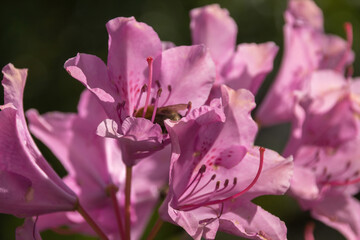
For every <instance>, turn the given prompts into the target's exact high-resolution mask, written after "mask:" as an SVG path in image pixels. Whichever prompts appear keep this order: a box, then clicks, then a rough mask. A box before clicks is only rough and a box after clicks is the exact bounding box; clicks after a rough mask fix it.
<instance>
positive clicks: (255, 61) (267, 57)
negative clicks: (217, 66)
mask: <svg viewBox="0 0 360 240" xmlns="http://www.w3.org/2000/svg"><path fill="white" fill-rule="evenodd" d="M278 49H279V48H278V47H277V46H276V45H275V43H273V42H268V43H262V44H255V43H251V44H246V43H244V44H240V45H238V48H237V51H236V53H235V54H234V55H233V57H232V58H231V61H230V62H229V63H228V64H227V65H226V66H225V67H224V69H223V70H222V74H223V76H224V78H225V81H224V83H225V84H226V85H227V86H229V87H231V88H233V89H235V90H237V89H239V88H245V89H248V90H250V91H251V92H252V93H253V94H254V95H255V94H256V93H257V91H258V89H259V87H260V86H261V84H262V82H263V80H264V79H265V77H266V75H267V74H268V73H269V72H270V71H271V70H272V69H273V62H274V59H275V56H276V53H277V52H278Z"/></svg>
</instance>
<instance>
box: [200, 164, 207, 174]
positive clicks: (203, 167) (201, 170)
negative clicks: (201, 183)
mask: <svg viewBox="0 0 360 240" xmlns="http://www.w3.org/2000/svg"><path fill="white" fill-rule="evenodd" d="M205 171H206V166H205V165H204V164H203V165H202V166H201V167H200V169H199V173H204V172H205Z"/></svg>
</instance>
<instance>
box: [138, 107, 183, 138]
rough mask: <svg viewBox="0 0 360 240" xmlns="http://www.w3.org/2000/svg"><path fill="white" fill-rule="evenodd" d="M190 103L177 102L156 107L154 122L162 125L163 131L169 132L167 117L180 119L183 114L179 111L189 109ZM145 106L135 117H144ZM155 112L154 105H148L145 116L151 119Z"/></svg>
mask: <svg viewBox="0 0 360 240" xmlns="http://www.w3.org/2000/svg"><path fill="white" fill-rule="evenodd" d="M188 106H189V104H175V105H169V106H165V107H159V108H157V109H156V115H155V119H154V123H157V124H159V125H160V127H161V129H162V131H163V133H167V131H166V127H165V124H164V121H165V120H166V119H170V120H174V121H179V120H180V119H181V118H182V117H183V116H182V115H181V114H180V113H179V111H183V110H186V109H188ZM143 111H144V108H140V109H139V110H138V111H137V112H136V113H135V117H142V114H143ZM153 112H154V106H152V105H150V106H148V108H147V110H146V114H145V118H146V119H149V120H151V117H152V115H153Z"/></svg>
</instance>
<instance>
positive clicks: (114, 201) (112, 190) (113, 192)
mask: <svg viewBox="0 0 360 240" xmlns="http://www.w3.org/2000/svg"><path fill="white" fill-rule="evenodd" d="M109 190H110V191H109V193H110V197H111V201H112V204H113V207H114V211H115V216H116V221H117V224H118V228H119V232H120V236H121V239H125V232H124V228H123V224H122V220H121V215H120V207H119V202H118V199H117V197H116V192H117V189H116V187H115V186H114V187H110V189H109Z"/></svg>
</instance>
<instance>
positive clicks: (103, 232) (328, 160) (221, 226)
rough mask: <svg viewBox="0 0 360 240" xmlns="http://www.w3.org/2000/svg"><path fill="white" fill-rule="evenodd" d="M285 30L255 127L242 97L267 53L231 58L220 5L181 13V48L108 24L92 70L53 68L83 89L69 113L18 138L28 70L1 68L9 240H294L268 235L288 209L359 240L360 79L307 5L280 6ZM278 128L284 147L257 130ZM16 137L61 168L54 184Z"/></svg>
mask: <svg viewBox="0 0 360 240" xmlns="http://www.w3.org/2000/svg"><path fill="white" fill-rule="evenodd" d="M241 4H243V3H241ZM251 4H252V6H255V5H256V4H258V3H251ZM193 6H194V5H193ZM234 9H235V10H234V11H236V8H234ZM266 10H267V9H266ZM256 11H257V12H259V13H260V12H262V11H261V9H256ZM235 15H236V14H235ZM284 18H285V25H284V27H283V34H284V49H283V51H282V52H283V57H282V59H281V65H280V68H279V71H278V72H277V73H276V74H277V75H276V78H275V79H274V84H273V85H272V86H270V90H269V91H268V92H267V95H265V98H264V100H263V101H262V102H261V103H260V107H259V109H257V110H256V111H257V112H256V120H257V122H255V121H254V120H253V117H252V110H254V108H255V106H256V103H255V95H256V94H257V92H258V90H259V88H260V87H261V85H262V83H263V81H264V79H265V77H266V76H267V75H268V74H269V73H270V72H271V71H272V69H273V66H274V59H275V56H276V54H277V52H278V50H279V48H278V47H277V45H276V44H275V43H274V42H271V41H269V42H266V43H241V44H238V45H237V43H236V38H237V34H238V27H237V24H236V23H235V20H234V19H233V18H231V17H230V14H229V12H228V10H226V9H222V8H221V7H220V6H219V5H218V4H211V5H207V6H203V7H197V8H195V9H192V10H191V11H190V29H191V38H192V43H193V45H190V46H181V44H180V46H176V45H175V44H174V43H172V42H169V41H161V40H160V38H159V36H158V34H157V33H156V32H155V31H154V29H153V28H152V27H150V26H148V25H147V24H145V23H142V22H138V21H136V20H135V17H118V18H114V19H111V20H110V21H108V22H107V24H106V29H107V33H108V56H107V61H106V62H104V61H103V60H102V59H100V58H99V57H97V56H95V55H91V54H85V53H78V54H77V55H76V56H75V57H73V58H70V59H68V60H67V61H66V62H65V64H64V68H65V70H66V71H67V72H68V73H69V74H70V75H71V76H72V77H73V78H75V79H77V80H78V81H80V82H81V83H82V84H83V85H84V86H85V87H86V90H84V91H83V93H82V94H81V96H80V101H79V103H78V106H77V112H76V113H70V112H68V113H64V112H56V111H55V112H48V113H45V114H43V113H39V112H41V110H39V111H37V110H35V109H31V110H29V111H27V113H26V117H27V120H28V123H27V122H26V119H25V114H24V109H23V91H24V87H25V82H26V77H27V69H17V68H15V67H14V66H13V65H12V64H8V65H6V66H5V67H4V68H3V70H2V73H3V75H4V77H3V80H2V85H3V87H4V105H0V213H4V214H11V215H14V216H16V217H22V218H24V221H23V223H22V224H19V225H21V226H19V227H17V229H16V232H14V233H13V234H15V238H16V239H17V240H41V239H42V238H46V236H45V234H44V235H43V236H41V234H42V232H43V231H48V230H53V232H54V233H53V234H58V235H63V237H64V239H67V237H66V236H67V235H72V234H80V235H89V236H90V238H92V237H95V238H99V239H101V240H137V239H143V238H144V239H145V238H146V239H147V240H154V239H155V237H156V236H157V233H158V232H159V231H161V232H160V234H159V236H158V239H170V238H173V236H170V234H171V232H170V231H172V230H171V229H170V228H169V229H161V227H162V226H163V225H165V226H166V224H168V225H167V226H169V225H170V224H173V225H176V226H173V227H175V229H176V230H175V231H177V232H178V233H179V232H180V231H182V233H181V234H183V235H185V234H186V235H189V236H190V238H192V239H195V240H200V239H216V238H217V239H222V238H223V236H224V235H221V234H223V233H218V232H224V233H225V234H231V235H234V236H235V237H234V238H238V237H242V238H247V239H256V240H264V239H266V240H286V239H288V238H289V239H293V238H294V237H293V236H290V235H292V234H293V232H294V229H291V226H290V228H289V233H290V234H289V236H287V232H288V229H287V226H286V223H285V222H283V221H282V220H281V219H286V216H284V215H283V214H284V212H287V211H288V210H290V209H289V208H288V203H289V202H288V200H289V199H290V198H291V199H292V200H295V201H296V202H297V203H298V204H299V206H300V207H298V208H292V207H291V210H290V212H292V211H294V210H295V211H297V213H296V214H298V215H299V214H304V215H305V214H306V213H305V212H309V214H307V215H310V216H311V217H312V218H314V219H316V220H318V221H321V222H322V223H324V224H326V225H327V226H329V227H331V228H334V229H335V230H337V231H338V232H339V233H340V234H342V235H343V236H344V237H345V238H346V239H349V240H358V239H360V215H359V212H360V202H359V199H358V198H359V194H360V147H359V146H360V131H359V130H360V79H359V78H353V77H352V75H353V73H354V69H353V66H352V63H353V61H354V53H353V51H352V44H353V31H352V25H351V23H348V22H346V23H345V24H344V28H345V35H346V37H345V38H344V39H343V38H341V37H338V36H335V35H329V34H326V33H325V31H324V18H323V13H322V11H321V9H320V8H319V7H318V6H317V5H316V3H315V2H314V1H313V0H288V2H287V8H286V10H285V13H284ZM249 19H250V18H249ZM240 24H248V23H240ZM341 24H342V23H341ZM10 25H11V24H10ZM239 26H241V27H239V30H240V31H239V32H241V30H245V28H244V25H239ZM172 27H174V29H176V30H177V29H178V27H181V26H172ZM248 28H253V25H251V26H250V25H249V26H248ZM357 28H358V27H356V28H355V27H354V29H357ZM161 29H162V28H161ZM256 31H257V30H256ZM162 34H163V33H162ZM241 34H243V32H241ZM167 40H169V39H167ZM173 40H174V42H175V41H177V40H176V39H173ZM176 43H177V42H176ZM177 44H178V43H177ZM20 49H21V48H20ZM21 59H23V58H21ZM65 74H66V73H65ZM265 85H266V84H265ZM262 90H263V89H262ZM264 90H265V89H264ZM257 98H262V96H261V95H260V94H259V96H257ZM286 122H289V123H290V124H291V129H290V130H289V134H288V136H289V137H286V139H284V141H283V143H282V144H281V143H280V144H279V143H278V142H277V140H280V138H281V137H282V136H284V133H287V132H286V129H285V128H283V127H284V126H280V127H279V128H278V129H280V131H279V132H277V131H276V133H275V134H271V135H268V133H269V132H267V130H266V129H265V130H264V131H259V130H261V127H263V126H265V127H268V126H271V125H274V124H279V123H286ZM274 129H276V128H274ZM29 130H30V132H31V133H32V134H33V135H34V136H35V137H37V138H38V139H39V140H40V141H41V142H43V143H44V144H45V147H48V148H49V149H50V151H51V152H52V153H53V154H54V155H55V157H56V158H57V159H58V160H59V163H60V164H62V165H63V170H65V171H66V173H65V174H63V178H62V179H61V178H60V177H59V176H58V175H57V173H56V172H55V170H54V169H52V168H51V166H50V165H49V163H48V162H47V161H46V160H45V158H44V157H43V155H42V154H41V153H40V150H39V149H38V147H37V146H36V144H35V141H34V140H33V138H32V136H31V135H30V132H29ZM259 132H260V133H259ZM258 133H259V134H258ZM257 135H258V136H257ZM265 135H267V136H265ZM274 135H278V136H274ZM264 140H265V141H264ZM269 141H273V142H271V143H270V144H269V145H272V146H276V147H277V149H282V148H283V147H284V148H283V149H284V151H283V153H282V154H283V155H280V154H278V153H277V152H275V151H273V150H271V149H269V148H265V147H258V146H256V145H264V146H266V143H269ZM264 142H266V143H264ZM267 147H268V146H267ZM283 194H287V195H288V198H287V199H288V200H286V198H285V202H286V203H285V204H284V205H282V204H283V199H284V197H283V196H276V197H275V198H271V199H275V203H273V202H272V200H269V199H270V198H268V197H265V196H266V195H283ZM268 203H270V207H269V206H268ZM279 206H280V207H281V210H280V211H279V210H278V209H275V207H279ZM265 209H266V210H265ZM275 212H277V213H279V214H278V215H277V216H275V215H273V214H274V213H275ZM286 214H288V213H286ZM291 214H292V213H290V215H291ZM290 215H288V216H290ZM292 217H294V216H292ZM165 221H166V222H167V223H164V222H165ZM296 225H297V227H298V226H299V222H298V219H296ZM305 225H306V226H305ZM315 225H316V222H309V221H307V220H306V223H304V224H303V226H300V227H301V229H304V230H305V231H304V234H303V237H304V238H305V239H307V240H314V239H315V238H318V237H317V236H318V232H317V231H318V230H317V229H318V228H317V227H315ZM166 228H167V227H166ZM13 230H14V228H13ZM175 231H174V232H175ZM48 233H49V232H46V235H47V234H48ZM51 234H52V233H49V235H47V236H52V235H51ZM75 237H76V238H77V236H75ZM0 238H4V237H3V235H2V233H0ZM5 238H8V237H5ZM50 238H51V237H50ZM85 238H86V237H85ZM179 238H186V236H179ZM86 239H87V238H86Z"/></svg>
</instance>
